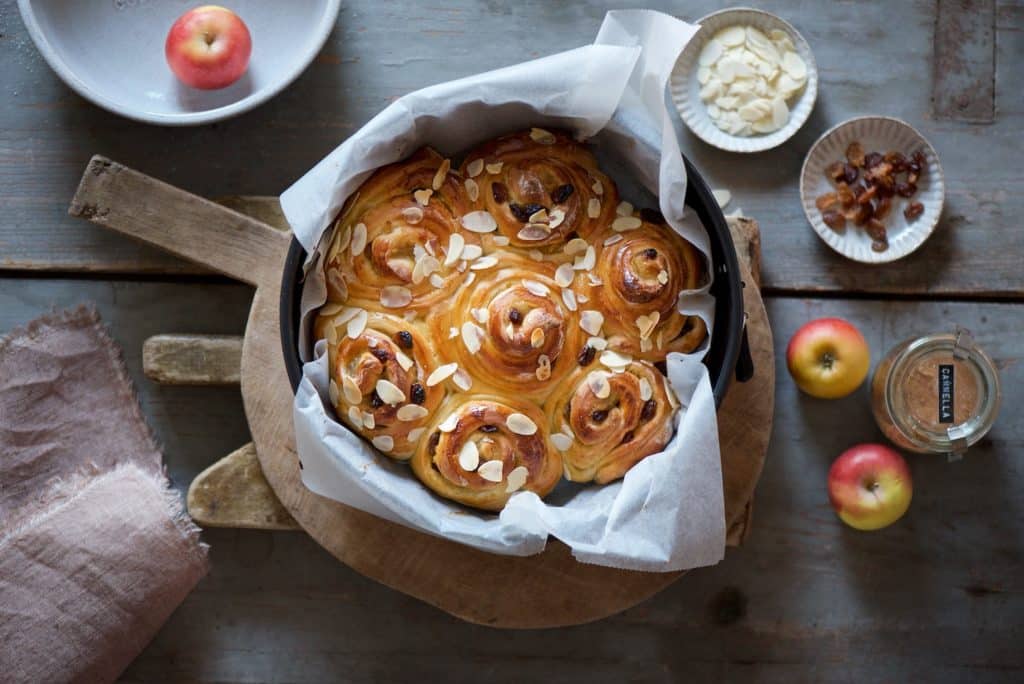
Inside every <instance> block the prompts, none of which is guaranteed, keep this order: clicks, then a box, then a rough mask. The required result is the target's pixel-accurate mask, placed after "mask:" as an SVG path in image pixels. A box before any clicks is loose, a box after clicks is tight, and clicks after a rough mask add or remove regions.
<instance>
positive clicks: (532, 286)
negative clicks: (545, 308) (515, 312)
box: [522, 278, 551, 297]
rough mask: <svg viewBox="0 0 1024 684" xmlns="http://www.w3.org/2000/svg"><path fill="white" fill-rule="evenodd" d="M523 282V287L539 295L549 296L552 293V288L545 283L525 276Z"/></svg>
mask: <svg viewBox="0 0 1024 684" xmlns="http://www.w3.org/2000/svg"><path fill="white" fill-rule="evenodd" d="M522 283H523V287H525V288H526V289H527V290H528V291H529V292H532V293H533V294H535V295H537V296H538V297H547V296H548V295H549V294H551V289H550V288H549V287H548V286H547V285H545V284H544V283H539V282H537V281H536V280H530V279H529V278H523V280H522Z"/></svg>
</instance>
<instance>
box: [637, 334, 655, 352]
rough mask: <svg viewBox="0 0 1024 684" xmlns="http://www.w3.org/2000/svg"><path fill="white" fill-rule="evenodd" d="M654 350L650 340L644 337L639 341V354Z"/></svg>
mask: <svg viewBox="0 0 1024 684" xmlns="http://www.w3.org/2000/svg"><path fill="white" fill-rule="evenodd" d="M653 348H654V343H653V342H651V338H649V337H645V338H643V339H641V340H640V352H641V353H642V354H646V353H647V352H649V351H651V349H653Z"/></svg>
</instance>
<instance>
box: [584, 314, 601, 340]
mask: <svg viewBox="0 0 1024 684" xmlns="http://www.w3.org/2000/svg"><path fill="white" fill-rule="evenodd" d="M602 325H604V314H603V313H601V312H600V311H594V310H593V309H587V310H586V311H584V312H582V313H581V314H580V327H581V328H583V330H584V331H586V332H587V333H588V334H590V335H599V334H601V326H602Z"/></svg>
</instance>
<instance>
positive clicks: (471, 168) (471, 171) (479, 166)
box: [466, 159, 484, 178]
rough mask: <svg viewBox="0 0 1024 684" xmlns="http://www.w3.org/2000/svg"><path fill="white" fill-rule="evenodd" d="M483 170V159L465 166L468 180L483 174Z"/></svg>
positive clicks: (475, 160)
mask: <svg viewBox="0 0 1024 684" xmlns="http://www.w3.org/2000/svg"><path fill="white" fill-rule="evenodd" d="M483 170H484V160H483V159H474V160H473V161H471V162H469V164H467V165H466V173H467V174H468V175H469V177H470V178H476V177H477V176H479V175H480V174H481V173H482V172H483Z"/></svg>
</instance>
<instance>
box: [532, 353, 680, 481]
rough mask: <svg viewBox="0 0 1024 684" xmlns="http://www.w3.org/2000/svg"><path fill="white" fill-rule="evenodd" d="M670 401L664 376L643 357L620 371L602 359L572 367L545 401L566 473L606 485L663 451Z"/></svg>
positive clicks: (669, 431)
mask: <svg viewBox="0 0 1024 684" xmlns="http://www.w3.org/2000/svg"><path fill="white" fill-rule="evenodd" d="M673 401H674V398H672V399H670V398H669V395H668V392H667V391H666V388H665V379H664V376H663V375H662V374H661V372H660V371H659V370H658V369H657V368H655V367H654V366H653V365H652V364H650V363H647V362H646V361H633V362H630V363H628V365H626V366H625V367H624V368H622V369H621V370H620V371H619V372H614V371H613V369H610V368H608V367H603V366H602V365H601V364H600V363H594V364H592V365H591V366H588V367H586V368H579V369H577V370H576V371H574V372H573V373H572V374H571V375H570V376H569V377H568V378H566V379H565V381H564V382H563V383H562V384H561V385H560V386H559V387H558V389H557V390H556V391H555V392H554V393H553V394H552V395H551V397H550V398H549V399H548V401H547V402H545V404H544V412H545V413H546V414H547V415H548V419H549V421H550V423H549V429H550V432H551V437H550V439H551V442H552V444H553V445H554V446H555V448H556V449H557V450H559V451H561V453H562V461H563V464H564V466H565V475H566V477H567V478H569V479H570V480H573V481H575V482H590V481H594V482H597V483H598V484H604V483H606V482H611V481H612V480H617V479H618V478H620V477H622V476H623V475H625V473H626V471H627V470H629V469H630V468H631V467H633V465H634V464H636V463H637V462H638V461H640V460H641V459H643V458H645V457H647V456H650V455H651V454H654V453H657V452H659V451H661V450H662V449H664V448H665V445H666V444H668V442H669V440H670V439H671V438H672V431H673V425H672V414H673V413H674V411H675V406H674V404H673V403H672V402H673Z"/></svg>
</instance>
